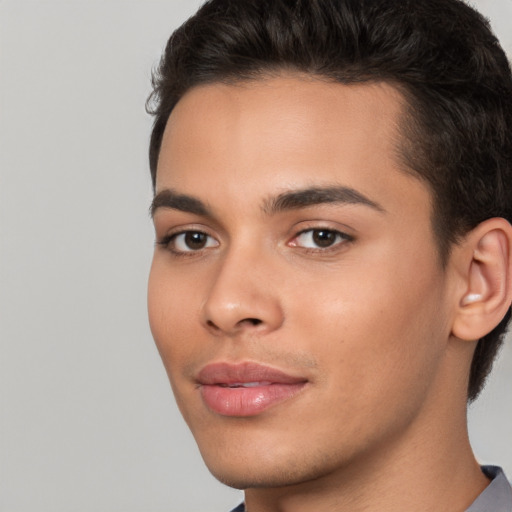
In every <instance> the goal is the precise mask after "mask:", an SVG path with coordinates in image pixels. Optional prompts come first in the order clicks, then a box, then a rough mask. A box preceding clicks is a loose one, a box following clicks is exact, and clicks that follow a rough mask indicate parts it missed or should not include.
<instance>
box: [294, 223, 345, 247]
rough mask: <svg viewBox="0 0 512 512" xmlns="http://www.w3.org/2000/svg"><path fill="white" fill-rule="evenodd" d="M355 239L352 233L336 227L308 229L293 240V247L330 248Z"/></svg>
mask: <svg viewBox="0 0 512 512" xmlns="http://www.w3.org/2000/svg"><path fill="white" fill-rule="evenodd" d="M351 240H353V238H352V237H351V236H350V235H347V234H346V233H342V232H341V231H336V230H335V229H324V228H318V229H307V230H305V231H302V233H299V234H298V235H297V236H296V237H295V238H294V239H293V240H292V242H291V244H290V245H291V246H292V247H302V248H304V249H317V250H319V249H329V248H331V247H335V246H337V245H342V244H343V243H345V242H349V241H351Z"/></svg>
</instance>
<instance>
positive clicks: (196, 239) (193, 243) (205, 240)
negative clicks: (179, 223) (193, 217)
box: [160, 231, 219, 254]
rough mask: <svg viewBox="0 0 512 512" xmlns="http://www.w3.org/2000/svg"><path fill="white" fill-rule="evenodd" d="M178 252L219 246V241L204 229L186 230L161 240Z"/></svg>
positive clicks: (163, 243)
mask: <svg viewBox="0 0 512 512" xmlns="http://www.w3.org/2000/svg"><path fill="white" fill-rule="evenodd" d="M160 243H161V244H162V245H165V246H166V247H167V248H168V249H170V250H171V251H172V252H174V253H176V254H181V253H187V252H188V253H190V252H195V251H201V250H202V249H208V248H210V247H217V246H218V245H219V242H217V240H215V238H213V237H212V236H210V235H207V234H206V233H203V232H202V231H184V232H182V233H176V234H174V235H170V236H169V237H167V238H166V239H164V240H162V241H161V242H160Z"/></svg>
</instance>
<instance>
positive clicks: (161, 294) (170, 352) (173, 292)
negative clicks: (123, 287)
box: [148, 255, 197, 376]
mask: <svg viewBox="0 0 512 512" xmlns="http://www.w3.org/2000/svg"><path fill="white" fill-rule="evenodd" d="M161 259H162V258H160V257H158V256H156V255H155V258H154V259H153V264H152V266H151V272H150V275H149V283H148V315H149V324H150V327H151V333H152V334H153V338H154V340H155V343H156V346H157V348H158V351H159V352H160V356H161V357H162V360H163V362H164V364H165V366H166V368H167V370H168V372H169V371H170V370H171V366H175V365H177V364H179V363H180V361H181V360H182V359H183V358H184V357H186V352H187V350H188V349H190V347H191V344H190V343H189V342H188V341H187V338H193V334H192V333H191V332H190V331H191V328H192V326H193V325H195V324H194V322H193V320H195V321H196V323H197V319H196V317H193V315H192V314H191V313H192V311H193V310H197V305H196V304H193V303H192V301H193V299H194V297H196V296H197V295H196V294H193V293H190V289H191V287H193V285H194V283H193V282H191V280H190V279H187V284H186V287H184V283H183V280H180V279H178V278H176V276H174V275H173V274H172V272H169V269H168V265H165V262H161V261H160V260H161ZM169 376H170V375H169Z"/></svg>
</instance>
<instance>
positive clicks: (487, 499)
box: [466, 466, 512, 512]
mask: <svg viewBox="0 0 512 512" xmlns="http://www.w3.org/2000/svg"><path fill="white" fill-rule="evenodd" d="M482 471H483V472H484V473H485V475H486V476H487V477H488V478H491V479H492V481H491V483H490V484H489V485H488V486H487V487H486V488H485V490H484V492H482V494H480V496H478V498H477V499H476V500H475V501H474V502H473V504H472V505H471V506H470V507H469V508H468V509H467V510H466V512H512V488H511V487H510V484H509V482H508V481H507V478H506V477H505V473H503V470H502V469H501V468H498V467H496V466H483V467H482Z"/></svg>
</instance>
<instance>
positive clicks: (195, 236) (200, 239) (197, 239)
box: [184, 231, 208, 251]
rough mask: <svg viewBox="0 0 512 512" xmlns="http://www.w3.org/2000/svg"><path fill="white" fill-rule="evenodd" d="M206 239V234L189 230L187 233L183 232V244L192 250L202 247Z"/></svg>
mask: <svg viewBox="0 0 512 512" xmlns="http://www.w3.org/2000/svg"><path fill="white" fill-rule="evenodd" d="M207 240H208V236H207V235H205V234H204V233H199V232H195V231H189V232H188V233H185V239H184V242H185V245H186V246H187V247H188V248H189V249H192V250H194V251H197V250H198V249H203V247H204V246H205V245H206V242H207Z"/></svg>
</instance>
